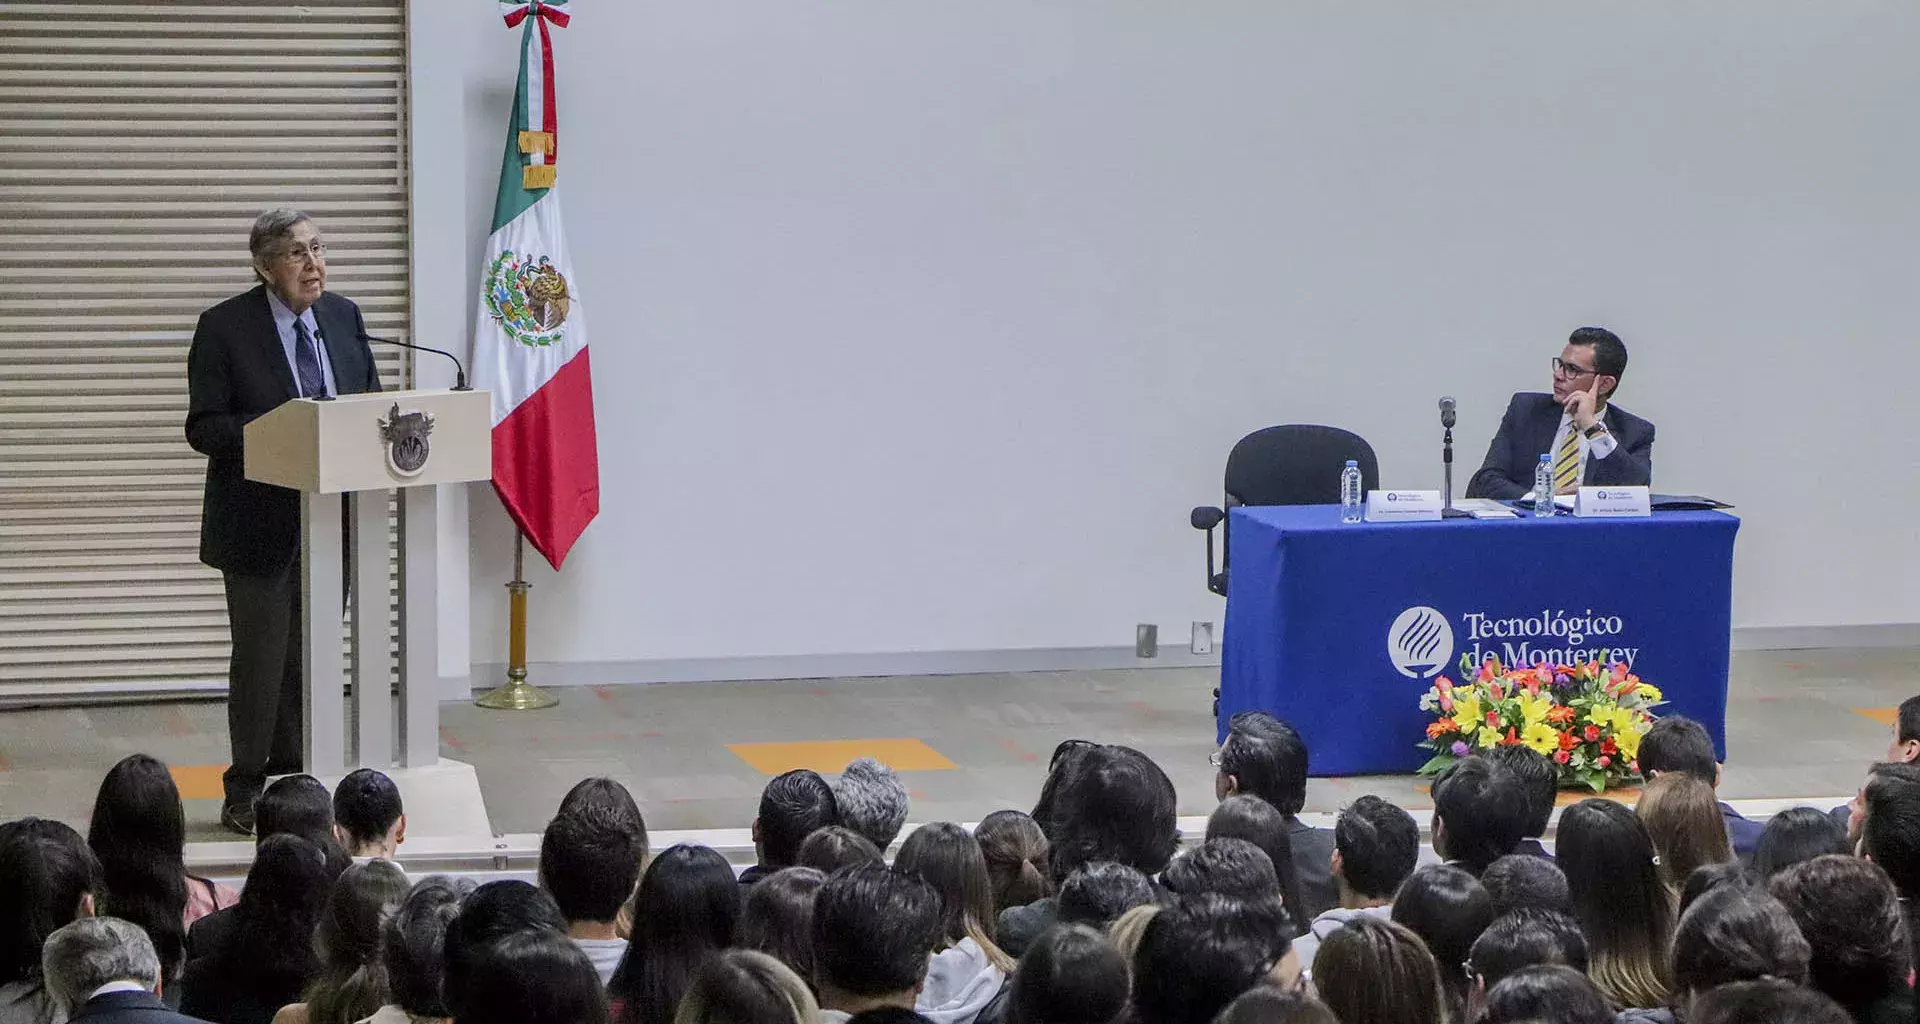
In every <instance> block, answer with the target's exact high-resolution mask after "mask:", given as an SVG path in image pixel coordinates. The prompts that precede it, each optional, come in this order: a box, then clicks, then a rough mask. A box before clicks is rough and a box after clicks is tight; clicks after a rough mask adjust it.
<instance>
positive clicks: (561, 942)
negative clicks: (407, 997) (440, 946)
mask: <svg viewBox="0 0 1920 1024" xmlns="http://www.w3.org/2000/svg"><path fill="white" fill-rule="evenodd" d="M472 968H473V969H472V971H471V972H469V973H468V975H467V977H466V982H465V985H466V987H465V991H463V992H462V993H461V994H460V998H459V1002H458V1005H459V1006H460V1007H461V1009H460V1012H459V1013H457V1014H456V1015H455V1016H454V1024H607V1022H608V1012H607V994H606V990H605V989H604V988H602V987H601V985H600V975H599V974H598V973H596V972H595V971H594V969H593V964H592V962H591V961H589V960H588V959H587V954H585V953H584V952H581V950H580V947H579V946H577V945H575V944H574V943H573V941H572V940H570V939H568V938H567V937H566V936H565V935H563V934H560V933H558V932H555V931H552V930H549V929H544V928H539V929H532V930H527V931H518V932H513V933H510V934H508V935H506V936H504V937H502V938H499V939H496V940H494V941H493V942H490V943H487V944H486V945H484V946H482V947H481V948H480V949H478V950H477V951H475V956H474V958H473V962H472ZM672 1019H673V1018H672V1016H671V1015H669V1016H668V1017H666V1018H664V1020H665V1021H671V1020H672Z"/></svg>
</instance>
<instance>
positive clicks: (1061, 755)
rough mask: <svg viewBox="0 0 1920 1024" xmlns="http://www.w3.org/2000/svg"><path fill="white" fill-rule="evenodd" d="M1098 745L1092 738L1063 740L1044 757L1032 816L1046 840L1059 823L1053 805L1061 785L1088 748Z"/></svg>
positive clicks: (1051, 836) (1074, 771) (1049, 839)
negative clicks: (1043, 775) (1043, 772)
mask: <svg viewBox="0 0 1920 1024" xmlns="http://www.w3.org/2000/svg"><path fill="white" fill-rule="evenodd" d="M1098 746H1100V744H1098V743H1095V742H1093V741H1092V740H1062V741H1061V742H1060V745H1059V746H1057V747H1054V748H1053V756H1052V757H1051V758H1049V759H1048V760H1047V778H1046V781H1045V782H1042V783H1041V784H1040V796H1039V797H1038V798H1036V799H1035V800H1034V802H1033V820H1034V821H1035V822H1036V823H1037V824H1039V826H1040V831H1041V832H1043V833H1045V834H1046V837H1047V841H1048V842H1052V841H1053V838H1054V835H1055V831H1054V830H1055V828H1056V827H1057V826H1058V821H1057V820H1056V819H1057V817H1058V816H1057V814H1056V813H1055V805H1056V804H1057V803H1058V802H1059V796H1060V787H1061V786H1062V785H1064V784H1065V783H1066V782H1068V781H1069V780H1070V779H1072V778H1073V776H1074V775H1075V774H1076V773H1077V772H1078V771H1079V770H1080V759H1081V758H1082V757H1084V756H1085V755H1086V753H1087V751H1089V750H1092V749H1094V748H1095V747H1098Z"/></svg>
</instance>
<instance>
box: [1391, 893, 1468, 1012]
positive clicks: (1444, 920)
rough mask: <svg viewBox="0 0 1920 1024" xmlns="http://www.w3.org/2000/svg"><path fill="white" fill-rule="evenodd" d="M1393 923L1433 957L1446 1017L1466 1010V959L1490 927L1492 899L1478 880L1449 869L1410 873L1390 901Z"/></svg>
mask: <svg viewBox="0 0 1920 1024" xmlns="http://www.w3.org/2000/svg"><path fill="white" fill-rule="evenodd" d="M1392 916H1393V920H1394V921H1395V922H1396V923H1398V924H1403V925H1406V926H1407V928H1409V929H1410V930H1412V932H1413V933H1414V934H1415V935H1418V936H1420V939H1421V941H1423V942H1425V943H1426V944H1427V950H1428V951H1429V952H1431V953H1432V954H1433V959H1434V966H1435V969H1436V970H1438V971H1439V972H1440V983H1441V985H1442V986H1444V987H1445V988H1446V990H1447V1003H1448V1006H1449V1007H1450V1008H1451V1010H1452V1015H1454V1016H1459V1015H1460V1014H1461V1011H1462V1010H1463V1009H1464V1008H1465V1006H1466V999H1467V987H1468V984H1469V982H1470V981H1471V979H1470V978H1469V977H1468V975H1467V959H1468V957H1469V955H1470V954H1472V952H1473V943H1474V940H1476V939H1478V938H1479V937H1480V933H1481V932H1484V931H1486V930H1487V925H1489V924H1492V923H1493V899H1492V897H1490V896H1488V895H1487V890H1486V889H1485V887H1483V886H1481V884H1480V881H1479V879H1476V878H1474V877H1473V876H1472V875H1470V874H1468V873H1467V872H1466V871H1464V870H1462V869H1460V868H1457V867H1454V866H1453V865H1451V864H1429V865H1428V866H1426V867H1424V868H1421V869H1420V870H1418V871H1415V872H1414V873H1413V874H1412V875H1411V876H1409V877H1408V878H1407V881H1406V884H1405V885H1402V886H1401V887H1400V892H1399V893H1398V894H1396V895H1395V896H1394V898H1393V912H1392Z"/></svg>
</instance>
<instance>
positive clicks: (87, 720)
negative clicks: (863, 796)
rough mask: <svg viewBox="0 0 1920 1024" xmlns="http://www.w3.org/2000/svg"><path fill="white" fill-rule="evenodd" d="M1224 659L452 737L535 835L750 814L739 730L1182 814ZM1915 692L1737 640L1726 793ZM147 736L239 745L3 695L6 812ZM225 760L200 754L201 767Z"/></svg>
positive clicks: (1192, 803)
mask: <svg viewBox="0 0 1920 1024" xmlns="http://www.w3.org/2000/svg"><path fill="white" fill-rule="evenodd" d="M1215 675H1216V673H1215V672H1214V671H1212V670H1205V669H1127V670H1115V671H1106V672H1060V673H1037V674H1025V675H978V676H942V677H911V678H887V679H833V680H797V681H787V682H771V683H704V684H678V685H666V686H596V687H588V688H582V689H568V690H563V691H560V693H561V695H562V697H563V700H562V703H561V705H560V706H559V707H558V708H555V709H552V710H549V711H543V712H533V713H521V714H507V713H500V712H488V711H483V710H481V709H479V708H476V707H473V706H471V705H468V704H447V705H444V706H443V708H442V714H443V721H444V728H443V730H442V739H443V741H444V742H443V746H442V752H443V754H444V755H445V756H447V757H454V758H458V759H460V760H463V761H467V762H469V763H471V764H473V765H475V766H476V768H477V769H478V771H479V775H480V780H481V784H482V788H483V789H484V791H485V794H486V800H487V807H488V811H489V813H490V815H491V816H492V819H493V826H494V829H495V831H497V832H503V833H504V832H536V831H539V830H540V829H541V828H542V827H543V826H544V824H545V822H546V819H547V817H548V816H549V815H550V814H551V812H552V808H553V807H554V805H555V804H556V803H558V801H559V799H560V797H561V795H562V794H563V793H565V791H566V790H567V788H568V787H570V786H571V785H572V784H573V783H574V782H576V781H578V780H579V779H581V778H583V777H585V776H588V775H609V776H612V777H614V778H617V779H620V780H621V781H623V782H625V783H626V784H627V785H628V786H630V787H631V788H632V789H633V791H634V795H635V796H636V797H637V798H638V799H639V800H640V802H641V804H642V806H643V807H644V809H645V812H646V815H647V821H648V824H649V825H651V826H652V827H654V828H668V829H676V828H716V827H734V828H738V827H744V826H745V825H746V824H747V823H748V822H749V821H750V820H751V819H752V816H753V808H754V804H755V801H756V799H757V797H758V795H759V792H760V787H761V785H762V784H763V783H764V781H765V777H764V776H762V775H760V774H759V773H758V772H756V771H755V770H754V769H753V768H751V767H750V766H748V765H747V764H746V763H745V762H744V761H742V760H741V759H740V758H738V757H737V756H735V755H734V754H733V753H732V752H731V751H729V750H728V749H727V747H726V745H727V744H729V743H755V742H791V741H800V740H832V739H856V738H878V737H889V738H891V737H912V738H917V739H920V740H922V741H924V742H925V743H927V744H928V745H929V746H931V747H932V748H933V749H934V750H936V751H938V752H939V753H941V754H943V755H945V756H946V757H947V758H948V759H950V760H951V761H953V762H954V764H955V765H956V766H957V767H956V768H954V769H952V770H945V771H916V772H909V773H905V778H906V780H907V784H908V786H909V789H910V790H911V792H912V794H913V799H914V812H913V818H914V820H916V821H937V820H959V821H977V820H978V819H979V818H981V817H982V816H984V815H985V814H987V813H988V812H990V811H993V810H997V809H999V808H1002V807H1021V808H1025V807H1028V806H1030V805H1031V804H1032V802H1033V798H1034V795H1035V793H1036V792H1037V791H1038V789H1039V786H1040V781H1041V777H1042V774H1043V771H1044V769H1045V765H1046V758H1047V755H1048V753H1049V752H1050V751H1051V750H1052V749H1053V746H1054V744H1056V743H1058V742H1059V741H1060V740H1063V739H1067V738H1070V737H1082V738H1088V739H1097V740H1102V741H1106V742H1116V743H1126V744H1128V745H1131V746H1136V747H1139V748H1140V749H1141V750H1144V751H1146V752H1147V753H1148V754H1149V755H1151V756H1152V757H1153V758H1154V759H1155V760H1157V761H1159V762H1160V764H1161V765H1162V766H1164V767H1165V768H1166V770H1167V772H1168V774H1169V775H1171V776H1172V777H1173V780H1174V784H1175V785H1176V787H1178V789H1179V793H1180V810H1181V813H1182V814H1204V813H1206V812H1207V811H1208V810H1210V809H1211V807H1212V806H1213V790H1212V777H1213V772H1212V769H1211V768H1209V767H1208V766H1207V754H1208V753H1209V752H1210V751H1211V750H1212V737H1213V727H1212V723H1211V720H1210V717H1209V714H1208V708H1209V703H1210V690H1211V689H1212V687H1213V685H1214V679H1215ZM1917 691H1920V650H1866V651H1772V652H1743V653H1740V654H1737V655H1735V658H1734V671H1733V683H1732V688H1731V694H1730V699H1729V712H1728V723H1727V726H1728V744H1729V751H1728V755H1729V756H1728V762H1727V767H1726V775H1725V779H1724V782H1723V785H1722V788H1721V794H1722V795H1723V796H1725V797H1728V798H1733V799H1740V798H1761V797H1769V798H1771V797H1800V796H1809V797H1811V796H1829V795H1837V794H1844V793H1851V792H1852V791H1853V790H1854V788H1855V787H1857V786H1858V784H1859V779H1860V775H1861V772H1862V769H1863V768H1864V766H1865V765H1866V764H1868V763H1869V762H1871V761H1873V760H1875V759H1877V758H1878V757H1879V756H1880V754H1881V752H1882V751H1884V750H1885V748H1886V742H1887V727H1886V726H1885V725H1883V724H1881V723H1880V722H1878V721H1875V720H1873V719H1872V718H1870V717H1868V716H1866V715H1863V714H1861V713H1860V712H1861V711H1862V710H1874V709H1887V708H1891V707H1893V706H1894V705H1896V704H1898V703H1899V702H1900V701H1901V700H1903V699H1905V698H1906V697H1908V696H1911V695H1912V694H1914V693H1915V692H1917ZM135 751H145V752H147V753H151V754H153V755H155V756H157V757H160V758H161V759H163V760H166V761H168V762H169V763H171V764H175V765H202V766H216V765H219V764H223V763H224V761H225V756H226V736H225V710H224V705H222V704H219V703H214V702H193V703H168V704H142V705H122V706H112V707H96V708H59V709H44V710H18V711H6V712H0V818H13V817H18V816H21V815H25V814H38V815H43V816H51V817H58V818H62V819H65V820H68V821H71V822H74V823H75V824H76V825H81V826H84V823H85V819H86V816H87V814H88V810H89V807H90V806H91V802H92V797H93V792H94V789H95V787H96V786H97V785H98V783H99V780H100V776H101V774H102V773H103V772H104V771H105V770H106V769H107V767H109V766H110V765H111V764H112V763H113V762H114V761H115V760H117V759H118V758H120V757H122V756H124V755H125V754H128V753H132V752H135ZM212 770H213V769H211V768H209V769H204V770H203V774H207V773H210V772H211V771H212ZM1367 792H1372V793H1378V794H1380V795H1382V796H1387V797H1389V798H1390V799H1393V800H1395V801H1396V802H1401V803H1403V804H1404V805H1406V806H1409V807H1421V806H1427V805H1428V803H1429V802H1428V800H1427V797H1426V793H1425V789H1424V786H1423V785H1422V780H1419V779H1415V778H1408V777H1362V778H1345V779H1315V780H1313V782H1312V784H1311V785H1310V786H1309V788H1308V805H1309V809H1311V810H1332V809H1335V808H1337V807H1339V806H1340V805H1341V804H1343V803H1345V802H1347V801H1349V800H1351V799H1352V798H1353V797H1355V796H1357V795H1359V794H1361V793H1367ZM217 813H218V803H217V801H216V800H213V799H191V800H189V801H188V818H189V832H190V835H191V836H192V837H193V838H217V837H218V836H219V835H220V833H219V832H218V829H217V827H216V825H215V820H216V817H217Z"/></svg>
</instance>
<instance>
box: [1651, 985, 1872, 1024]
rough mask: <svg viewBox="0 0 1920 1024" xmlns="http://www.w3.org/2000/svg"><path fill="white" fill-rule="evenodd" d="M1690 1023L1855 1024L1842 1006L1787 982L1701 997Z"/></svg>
mask: <svg viewBox="0 0 1920 1024" xmlns="http://www.w3.org/2000/svg"><path fill="white" fill-rule="evenodd" d="M1687 1024H1854V1019H1853V1018H1852V1017H1849V1016H1848V1015H1847V1011H1846V1010H1844V1009H1842V1008H1841V1006H1840V1004H1839V1003H1836V1002H1834V1001H1833V1000H1832V999H1829V998H1827V997H1826V996H1824V995H1822V994H1820V993H1819V992H1816V991H1812V990H1810V989H1804V988H1801V987H1800V986H1798V985H1791V984H1788V983H1787V982H1784V981H1779V980H1768V981H1742V982H1737V983H1735V984H1732V985H1722V986H1720V987H1719V988H1716V989H1714V990H1712V991H1711V992H1706V993H1703V994H1701V996H1700V998H1698V999H1695V1000H1694V1001H1693V1006H1692V1008H1691V1009H1690V1010H1689V1011H1688V1013H1687Z"/></svg>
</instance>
